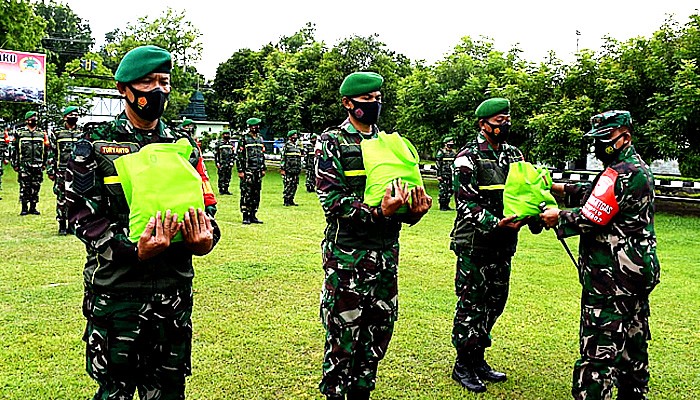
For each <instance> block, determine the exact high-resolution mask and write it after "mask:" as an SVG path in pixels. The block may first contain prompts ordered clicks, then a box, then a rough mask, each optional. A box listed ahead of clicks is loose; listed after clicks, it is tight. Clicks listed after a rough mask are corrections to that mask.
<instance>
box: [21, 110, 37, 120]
mask: <svg viewBox="0 0 700 400" xmlns="http://www.w3.org/2000/svg"><path fill="white" fill-rule="evenodd" d="M35 115H36V111H27V113H26V114H24V119H29V118H31V117H33V116H35Z"/></svg>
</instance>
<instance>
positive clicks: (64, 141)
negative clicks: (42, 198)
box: [46, 106, 82, 235]
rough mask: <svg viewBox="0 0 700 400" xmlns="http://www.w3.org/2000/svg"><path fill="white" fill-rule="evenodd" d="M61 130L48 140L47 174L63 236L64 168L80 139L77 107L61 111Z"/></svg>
mask: <svg viewBox="0 0 700 400" xmlns="http://www.w3.org/2000/svg"><path fill="white" fill-rule="evenodd" d="M63 121H64V124H63V129H60V130H58V131H56V132H55V133H54V135H53V136H51V137H50V138H49V143H50V145H49V156H48V162H47V170H46V172H47V174H48V176H49V179H51V180H52V181H54V183H53V192H54V194H56V221H58V234H59V235H65V234H66V233H67V229H68V208H67V207H66V166H67V165H68V160H70V157H71V153H72V152H73V146H74V145H75V142H76V141H77V140H78V139H80V138H81V137H82V132H81V130H80V129H78V127H77V124H78V107H75V106H70V107H66V108H65V109H63Z"/></svg>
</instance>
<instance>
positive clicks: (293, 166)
mask: <svg viewBox="0 0 700 400" xmlns="http://www.w3.org/2000/svg"><path fill="white" fill-rule="evenodd" d="M280 169H282V170H284V171H285V172H287V173H290V174H292V175H295V174H299V173H301V148H300V147H299V146H298V145H297V144H296V143H292V142H291V141H289V140H287V143H285V144H284V147H283V148H282V158H281V159H280Z"/></svg>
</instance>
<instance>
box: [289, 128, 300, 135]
mask: <svg viewBox="0 0 700 400" xmlns="http://www.w3.org/2000/svg"><path fill="white" fill-rule="evenodd" d="M297 133H299V131H297V130H296V129H292V130H291V131H289V132H287V137H292V135H296V134H297Z"/></svg>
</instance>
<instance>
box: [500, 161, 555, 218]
mask: <svg viewBox="0 0 700 400" xmlns="http://www.w3.org/2000/svg"><path fill="white" fill-rule="evenodd" d="M551 188H552V177H551V176H550V174H549V170H548V169H547V168H543V167H539V168H538V167H535V166H534V165H532V164H530V163H529V162H527V161H518V162H515V163H511V164H510V169H509V170H508V176H507V177H506V185H505V188H504V189H503V215H505V216H510V215H517V216H518V218H517V219H523V218H525V217H530V216H537V215H539V214H540V212H541V211H540V208H539V207H540V204H541V203H542V202H544V203H545V206H547V207H556V206H557V201H556V199H554V196H553V195H552V193H551V192H550V189H551Z"/></svg>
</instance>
